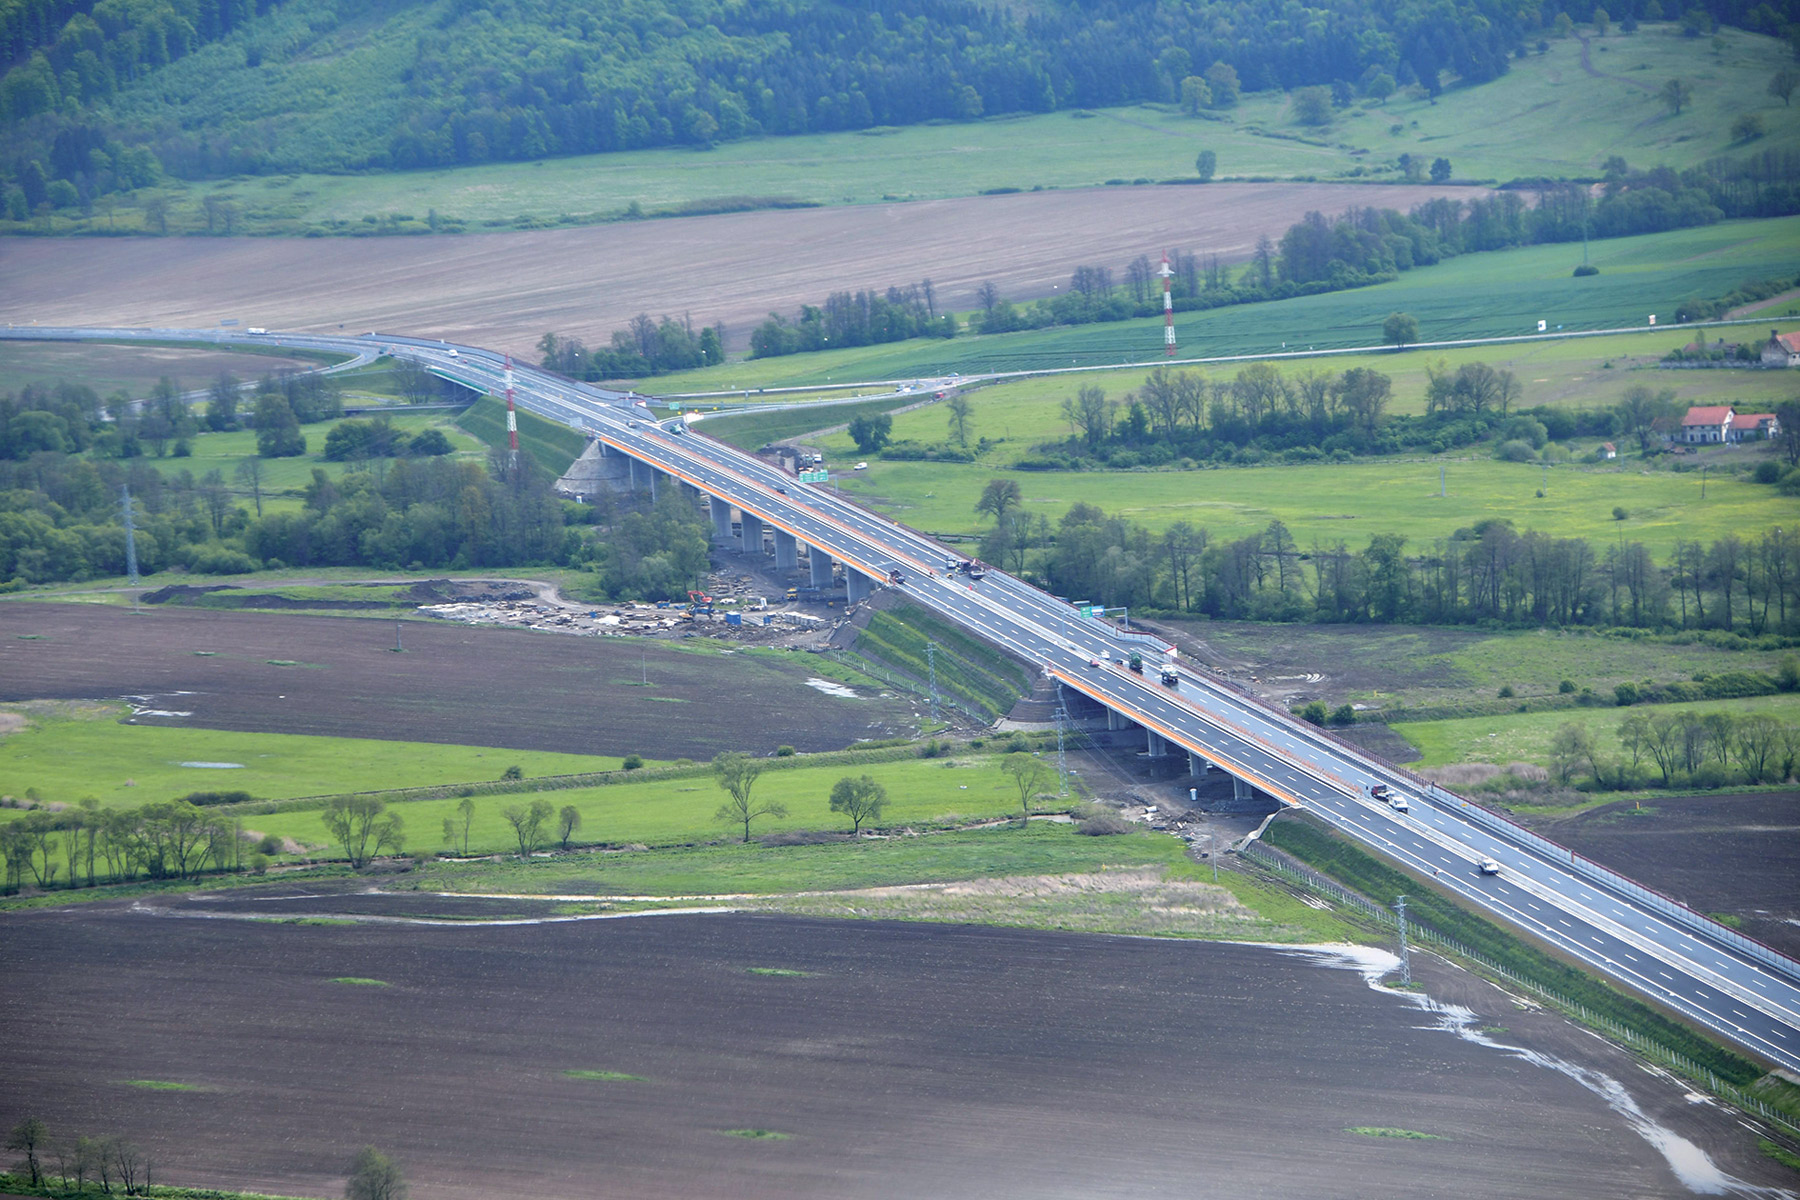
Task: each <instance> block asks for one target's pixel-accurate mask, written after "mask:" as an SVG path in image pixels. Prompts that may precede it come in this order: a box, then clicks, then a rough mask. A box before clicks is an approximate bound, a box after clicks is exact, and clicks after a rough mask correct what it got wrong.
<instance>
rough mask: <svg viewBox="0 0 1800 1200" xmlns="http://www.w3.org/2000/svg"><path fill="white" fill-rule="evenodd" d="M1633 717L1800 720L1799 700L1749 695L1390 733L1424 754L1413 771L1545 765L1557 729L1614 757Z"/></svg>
mask: <svg viewBox="0 0 1800 1200" xmlns="http://www.w3.org/2000/svg"><path fill="white" fill-rule="evenodd" d="M1633 712H1636V713H1639V714H1642V715H1653V716H1654V715H1661V714H1663V713H1670V712H1700V713H1708V712H1728V713H1731V714H1732V715H1734V716H1740V717H1741V716H1744V715H1745V714H1747V713H1767V714H1768V715H1770V716H1772V717H1775V718H1776V719H1777V720H1780V721H1783V722H1787V723H1790V724H1791V723H1793V722H1795V721H1800V696H1796V695H1793V694H1788V695H1780V696H1752V697H1749V698H1747V699H1743V700H1702V701H1696V702H1695V703H1692V704H1657V705H1653V706H1644V707H1637V708H1575V709H1564V710H1559V711H1552V712H1528V713H1515V714H1513V715H1511V716H1504V717H1469V718H1465V719H1462V720H1456V721H1415V722H1405V723H1401V724H1397V725H1395V726H1394V727H1393V729H1394V732H1396V733H1398V734H1400V735H1401V736H1402V737H1404V738H1405V739H1406V740H1407V741H1409V742H1411V743H1412V744H1413V745H1415V746H1417V747H1418V748H1419V750H1420V753H1421V754H1422V755H1423V757H1422V758H1421V759H1420V760H1419V761H1418V762H1416V763H1412V764H1410V765H1411V766H1413V767H1441V766H1448V765H1450V764H1452V763H1469V762H1485V763H1496V764H1502V765H1503V764H1506V763H1513V762H1526V763H1536V764H1537V765H1539V766H1546V765H1548V764H1549V762H1550V739H1551V738H1552V737H1553V736H1554V735H1555V733H1556V731H1557V729H1559V728H1560V727H1562V726H1564V725H1568V724H1576V725H1582V726H1585V727H1586V728H1587V730H1588V732H1589V733H1590V734H1591V735H1592V736H1593V739H1594V744H1595V745H1596V746H1598V747H1599V748H1600V750H1601V752H1602V753H1603V754H1605V755H1606V756H1607V757H1616V756H1617V754H1618V752H1619V738H1618V730H1619V722H1621V721H1623V720H1624V719H1625V717H1626V716H1627V715H1628V714H1630V713H1633ZM1646 765H1648V763H1646ZM1651 769H1652V770H1653V769H1654V768H1651Z"/></svg>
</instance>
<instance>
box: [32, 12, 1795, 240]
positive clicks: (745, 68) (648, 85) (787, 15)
mask: <svg viewBox="0 0 1800 1200" xmlns="http://www.w3.org/2000/svg"><path fill="white" fill-rule="evenodd" d="M1594 8H1595V5H1594V4H1593V3H1591V2H1588V0H1574V2H1573V3H1571V4H1569V5H1568V6H1567V13H1568V15H1569V16H1572V17H1574V18H1575V19H1578V20H1584V21H1585V20H1588V19H1590V18H1591V17H1592V14H1593V10H1594ZM1691 9H1692V11H1691V12H1690V13H1689V14H1688V17H1687V19H1688V20H1689V23H1690V24H1692V25H1694V26H1696V27H1697V28H1698V27H1710V26H1711V24H1712V23H1713V22H1714V21H1722V22H1727V23H1731V24H1736V25H1740V26H1743V27H1745V28H1749V29H1753V30H1757V31H1759V32H1763V33H1768V34H1772V35H1775V36H1787V35H1788V34H1789V33H1790V31H1791V28H1792V26H1793V24H1794V22H1795V20H1796V16H1797V12H1796V3H1795V0H1759V2H1758V3H1756V4H1754V5H1752V4H1750V3H1749V2H1748V0H1704V2H1703V3H1701V4H1698V5H1694V6H1691ZM1562 12H1563V8H1561V7H1559V6H1557V5H1550V4H1546V5H1544V6H1542V7H1541V8H1538V7H1521V6H1518V5H1510V4H1506V3H1504V2H1502V0H1445V2H1444V3H1438V4H1430V5H1426V4H1417V3H1396V4H1380V5H1367V4H1362V3H1357V2H1355V0H1312V2H1311V3H1307V4H1301V3H1278V2H1277V0H1243V2H1239V3H1226V2H1225V0H1205V2H1198V3H1192V4H1183V5H1168V4H1158V3H1153V2H1151V0H1103V2H1088V0H1053V2H1051V3H1046V4H1040V5H1033V6H1031V7H1030V8H1029V9H1027V10H1016V9H1013V8H1010V7H1004V6H999V5H990V4H985V3H979V2H976V0H894V2H892V3H884V4H880V5H875V4H870V3H866V2H837V3H815V2H812V0H762V2H759V3H755V4H749V3H744V2H742V0H633V2H631V3H625V4H606V5H603V4H598V3H593V2H591V0H589V2H568V0H563V2H558V3H551V2H549V0H500V2H497V3H489V4H477V3H473V2H472V0H387V2H386V3H380V4H375V5H372V6H371V5H367V4H362V3H355V2H352V0H280V2H277V0H0V66H3V67H4V69H5V74H4V76H0V128H4V129H5V131H6V135H7V137H6V140H7V143H8V145H9V146H10V147H12V153H11V154H10V155H8V156H7V157H8V160H9V161H8V162H7V163H6V170H7V172H8V175H9V176H10V177H11V181H12V182H14V183H15V184H16V185H17V186H18V187H19V188H20V189H21V191H22V192H27V193H28V192H32V191H35V190H36V188H37V186H38V185H40V184H41V185H42V186H44V187H45V188H48V187H49V186H50V185H51V184H53V183H58V182H60V183H63V184H66V185H67V186H68V187H70V188H73V189H75V191H76V192H77V193H78V194H79V195H81V196H82V197H91V196H92V195H95V194H100V193H105V192H108V191H112V190H119V189H124V188H130V187H137V186H141V185H142V184H144V183H146V182H150V181H152V180H154V178H156V176H157V175H159V174H160V173H162V172H167V173H169V174H172V175H175V176H178V177H182V178H198V177H204V176H209V175H216V174H232V173H246V172H248V173H259V172H273V171H299V170H310V171H340V170H363V169H393V168H407V167H420V166H450V165H458V164H469V163H480V162H489V161H501V160H504V161H517V160H525V159H533V158H541V157H545V156H549V155H562V154H584V153H596V152H604V151H611V150H624V149H635V148H640V147H649V146H669V145H691V146H705V145H710V144H712V143H714V142H716V141H718V140H721V139H733V138H741V137H749V136H757V135H761V134H791V133H806V132H818V131H830V130H845V129H867V128H871V127H874V126H883V125H908V124H915V123H918V122H923V121H933V120H947V121H956V120H969V119H972V118H976V117H980V116H982V115H984V114H985V115H991V114H996V113H1008V112H1043V111H1051V110H1055V109H1064V108H1077V107H1086V106H1101V105H1116V104H1125V103H1132V102H1136V101H1142V100H1160V101H1168V102H1174V101H1178V100H1181V101H1184V102H1193V101H1195V100H1196V99H1197V98H1199V99H1203V100H1204V103H1206V104H1209V105H1212V106H1214V107H1229V106H1231V105H1232V104H1234V103H1235V101H1236V97H1237V94H1238V92H1239V91H1240V89H1241V90H1249V91H1256V90H1263V89H1268V88H1298V87H1304V86H1308V85H1318V86H1323V85H1331V86H1332V87H1333V88H1334V90H1336V91H1338V92H1340V93H1343V94H1346V95H1348V94H1354V93H1358V92H1360V93H1363V94H1370V95H1385V94H1386V93H1387V92H1388V91H1391V90H1392V89H1393V88H1394V87H1395V86H1396V85H1401V86H1404V85H1418V86H1421V87H1423V88H1425V89H1427V90H1428V91H1431V92H1436V91H1437V90H1438V89H1439V88H1441V87H1442V86H1444V84H1445V83H1446V81H1451V80H1454V81H1458V82H1461V83H1480V82H1483V81H1486V80H1489V79H1493V78H1495V77H1496V76H1498V75H1500V74H1501V73H1503V72H1505V71H1506V69H1507V65H1508V61H1509V57H1510V56H1512V55H1515V54H1519V53H1523V52H1524V50H1525V46H1526V42H1527V39H1528V38H1535V37H1537V36H1539V34H1540V33H1542V32H1544V31H1547V30H1549V29H1551V28H1552V26H1554V25H1555V24H1556V22H1557V19H1558V17H1559V15H1560V14H1561V13H1562ZM1663 12H1664V9H1663V5H1662V4H1661V3H1660V0H1617V3H1616V4H1615V5H1614V9H1613V10H1612V11H1611V17H1612V19H1613V20H1617V21H1620V22H1621V23H1622V24H1626V23H1631V22H1635V21H1636V20H1637V19H1639V18H1646V19H1649V18H1657V17H1660V16H1662V15H1663ZM1669 15H1671V16H1672V15H1674V11H1673V9H1670V10H1669ZM59 198H64V197H59ZM37 203H39V202H34V201H29V200H28V204H29V205H30V207H31V208H33V209H35V207H36V204H37Z"/></svg>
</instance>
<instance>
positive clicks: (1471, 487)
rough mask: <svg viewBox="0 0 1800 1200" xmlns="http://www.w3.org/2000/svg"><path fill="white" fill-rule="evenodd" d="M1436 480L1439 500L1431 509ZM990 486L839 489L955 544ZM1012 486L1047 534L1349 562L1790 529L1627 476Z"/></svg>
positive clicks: (1487, 472)
mask: <svg viewBox="0 0 1800 1200" xmlns="http://www.w3.org/2000/svg"><path fill="white" fill-rule="evenodd" d="M839 457H840V459H841V457H842V455H841V454H840V455H839ZM1440 467H1442V468H1443V470H1444V475H1445V489H1446V491H1447V492H1448V495H1446V496H1444V497H1441V498H1440V497H1439V496H1438V472H1439V468H1440ZM994 476H995V471H994V469H992V468H985V467H982V466H981V465H980V464H974V465H959V464H950V463H898V462H895V463H889V462H871V463H870V464H869V469H868V470H867V471H860V472H857V473H855V474H854V475H846V476H844V477H842V478H841V479H840V480H839V483H840V486H841V487H842V488H843V490H844V491H845V492H847V493H850V494H852V495H856V496H858V497H860V498H862V499H864V500H866V501H868V502H869V503H870V504H871V505H873V506H874V507H876V508H879V509H881V510H882V511H884V512H886V513H888V514H889V515H891V516H893V517H895V518H896V519H898V520H901V521H904V522H906V523H907V524H908V525H911V526H913V527H914V528H916V529H923V530H926V531H927V532H930V533H948V534H953V535H965V534H972V533H977V532H980V531H982V530H984V529H986V528H987V526H988V525H989V524H991V522H989V521H987V519H986V518H983V517H981V516H978V515H977V514H976V512H975V502H976V501H977V499H979V497H980V495H981V490H982V488H983V487H985V486H986V484H987V482H988V480H990V479H992V478H994ZM1012 478H1015V479H1017V480H1018V483H1019V487H1020V488H1021V489H1022V490H1023V492H1024V496H1025V511H1027V512H1030V513H1042V514H1044V515H1045V516H1046V517H1048V518H1049V519H1050V520H1051V521H1052V522H1053V523H1054V522H1055V521H1056V520H1057V519H1058V518H1059V517H1060V516H1061V515H1062V514H1063V513H1064V512H1066V511H1067V510H1068V508H1069V507H1070V506H1071V505H1072V504H1075V503H1076V502H1078V501H1084V502H1087V503H1093V504H1098V505H1100V506H1101V507H1102V508H1103V509H1105V510H1106V512H1107V513H1108V514H1116V515H1120V516H1124V517H1127V518H1129V519H1131V520H1133V521H1136V522H1139V523H1141V524H1143V525H1146V526H1148V527H1149V528H1150V529H1152V530H1153V531H1156V530H1162V529H1165V528H1167V527H1168V526H1169V525H1171V524H1173V523H1175V522H1176V521H1188V522H1190V523H1192V524H1195V525H1202V526H1205V527H1206V528H1207V529H1208V530H1209V531H1210V532H1211V534H1212V536H1213V538H1214V540H1215V541H1217V540H1224V539H1232V538H1240V537H1246V536H1248V535H1250V534H1252V533H1256V532H1259V531H1261V530H1263V529H1266V528H1267V527H1268V524H1269V522H1270V521H1272V520H1280V521H1282V522H1283V523H1285V524H1286V525H1287V526H1288V528H1289V530H1291V531H1292V533H1293V535H1294V539H1295V541H1296V542H1298V543H1299V545H1300V548H1301V549H1302V550H1310V549H1311V548H1312V546H1313V545H1314V543H1315V542H1316V543H1318V544H1320V545H1322V546H1332V545H1335V544H1336V543H1337V542H1339V541H1340V540H1341V541H1343V542H1345V543H1346V544H1348V545H1349V546H1351V547H1352V548H1361V547H1363V546H1366V545H1367V544H1368V540H1369V538H1370V537H1371V536H1372V535H1374V534H1377V533H1399V534H1403V535H1405V536H1406V538H1407V539H1408V542H1409V545H1408V549H1409V550H1410V551H1412V552H1415V553H1416V552H1420V551H1423V550H1424V549H1426V548H1427V547H1429V545H1430V543H1431V542H1432V541H1433V540H1435V539H1437V538H1441V537H1449V536H1450V535H1451V534H1452V533H1454V532H1455V531H1456V530H1458V529H1461V528H1466V527H1469V526H1473V525H1474V524H1475V523H1476V522H1478V521H1481V520H1484V519H1486V518H1491V517H1505V518H1509V519H1511V520H1512V521H1513V522H1514V523H1515V524H1516V525H1517V527H1518V528H1519V529H1520V530H1521V531H1523V530H1526V529H1536V530H1540V531H1542V532H1544V533H1549V534H1554V535H1556V536H1558V537H1584V538H1587V539H1589V540H1590V541H1593V542H1595V543H1596V544H1600V545H1604V544H1607V543H1610V542H1612V541H1613V540H1615V539H1617V538H1620V537H1623V538H1629V539H1632V540H1635V541H1641V542H1643V543H1644V544H1645V545H1646V546H1648V547H1649V548H1650V549H1651V550H1652V552H1654V553H1655V554H1656V555H1657V556H1658V557H1659V558H1660V557H1662V556H1664V555H1666V554H1667V553H1668V551H1669V549H1670V548H1671V547H1672V546H1673V545H1674V543H1675V542H1676V541H1677V540H1678V539H1684V538H1700V539H1702V540H1706V541H1710V540H1712V539H1715V538H1718V537H1721V536H1723V535H1725V534H1727V533H1737V534H1743V533H1746V532H1748V533H1760V532H1761V531H1762V530H1764V529H1767V528H1769V527H1771V526H1774V525H1779V524H1780V523H1781V522H1782V521H1783V520H1792V519H1794V502H1793V499H1792V498H1791V497H1787V496H1782V495H1781V494H1779V493H1778V492H1777V491H1776V490H1775V489H1774V488H1771V487H1766V486H1763V485H1761V484H1757V483H1752V482H1749V481H1748V480H1747V479H1745V478H1740V477H1737V476H1725V477H1721V476H1720V475H1719V474H1718V473H1709V477H1708V479H1707V481H1706V499H1705V500H1701V499H1700V487H1701V477H1700V474H1699V472H1692V473H1687V474H1676V473H1674V472H1670V471H1651V472H1647V473H1646V472H1643V471H1641V470H1639V469H1638V467H1636V466H1634V465H1629V464H1626V465H1620V464H1609V465H1607V466H1605V467H1601V466H1594V467H1584V466H1571V465H1561V466H1556V467H1551V468H1549V469H1548V470H1547V471H1546V470H1545V469H1544V468H1540V467H1538V466H1534V465H1530V464H1519V463H1502V462H1496V461H1494V460H1493V459H1491V458H1473V459H1466V458H1454V457H1451V456H1449V455H1445V456H1442V458H1441V459H1439V458H1404V459H1402V458H1393V459H1374V460H1359V461H1356V462H1349V463H1332V464H1323V465H1310V466H1281V467H1254V468H1225V469H1220V470H1208V471H1143V472H1131V473H1129V474H1122V473H1119V472H1068V471H1033V472H1027V473H1021V474H1018V475H1015V476H1013V477H1012ZM1546 480H1547V485H1546ZM1540 487H1543V488H1544V490H1545V491H1546V495H1545V496H1544V498H1542V499H1539V498H1538V497H1537V492H1538V490H1539V489H1540ZM1615 507H1621V508H1624V509H1625V510H1626V512H1627V513H1628V516H1627V519H1626V520H1624V521H1615V520H1614V519H1613V517H1612V510H1613V509H1614V508H1615Z"/></svg>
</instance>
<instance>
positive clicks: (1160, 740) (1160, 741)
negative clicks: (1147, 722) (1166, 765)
mask: <svg viewBox="0 0 1800 1200" xmlns="http://www.w3.org/2000/svg"><path fill="white" fill-rule="evenodd" d="M1144 749H1145V751H1146V752H1147V753H1148V754H1149V756H1150V757H1151V758H1166V757H1167V756H1168V753H1169V743H1168V741H1167V740H1166V739H1165V738H1164V737H1163V735H1162V734H1160V733H1158V732H1156V730H1154V729H1151V728H1149V727H1148V726H1146V727H1145V728H1144Z"/></svg>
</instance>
